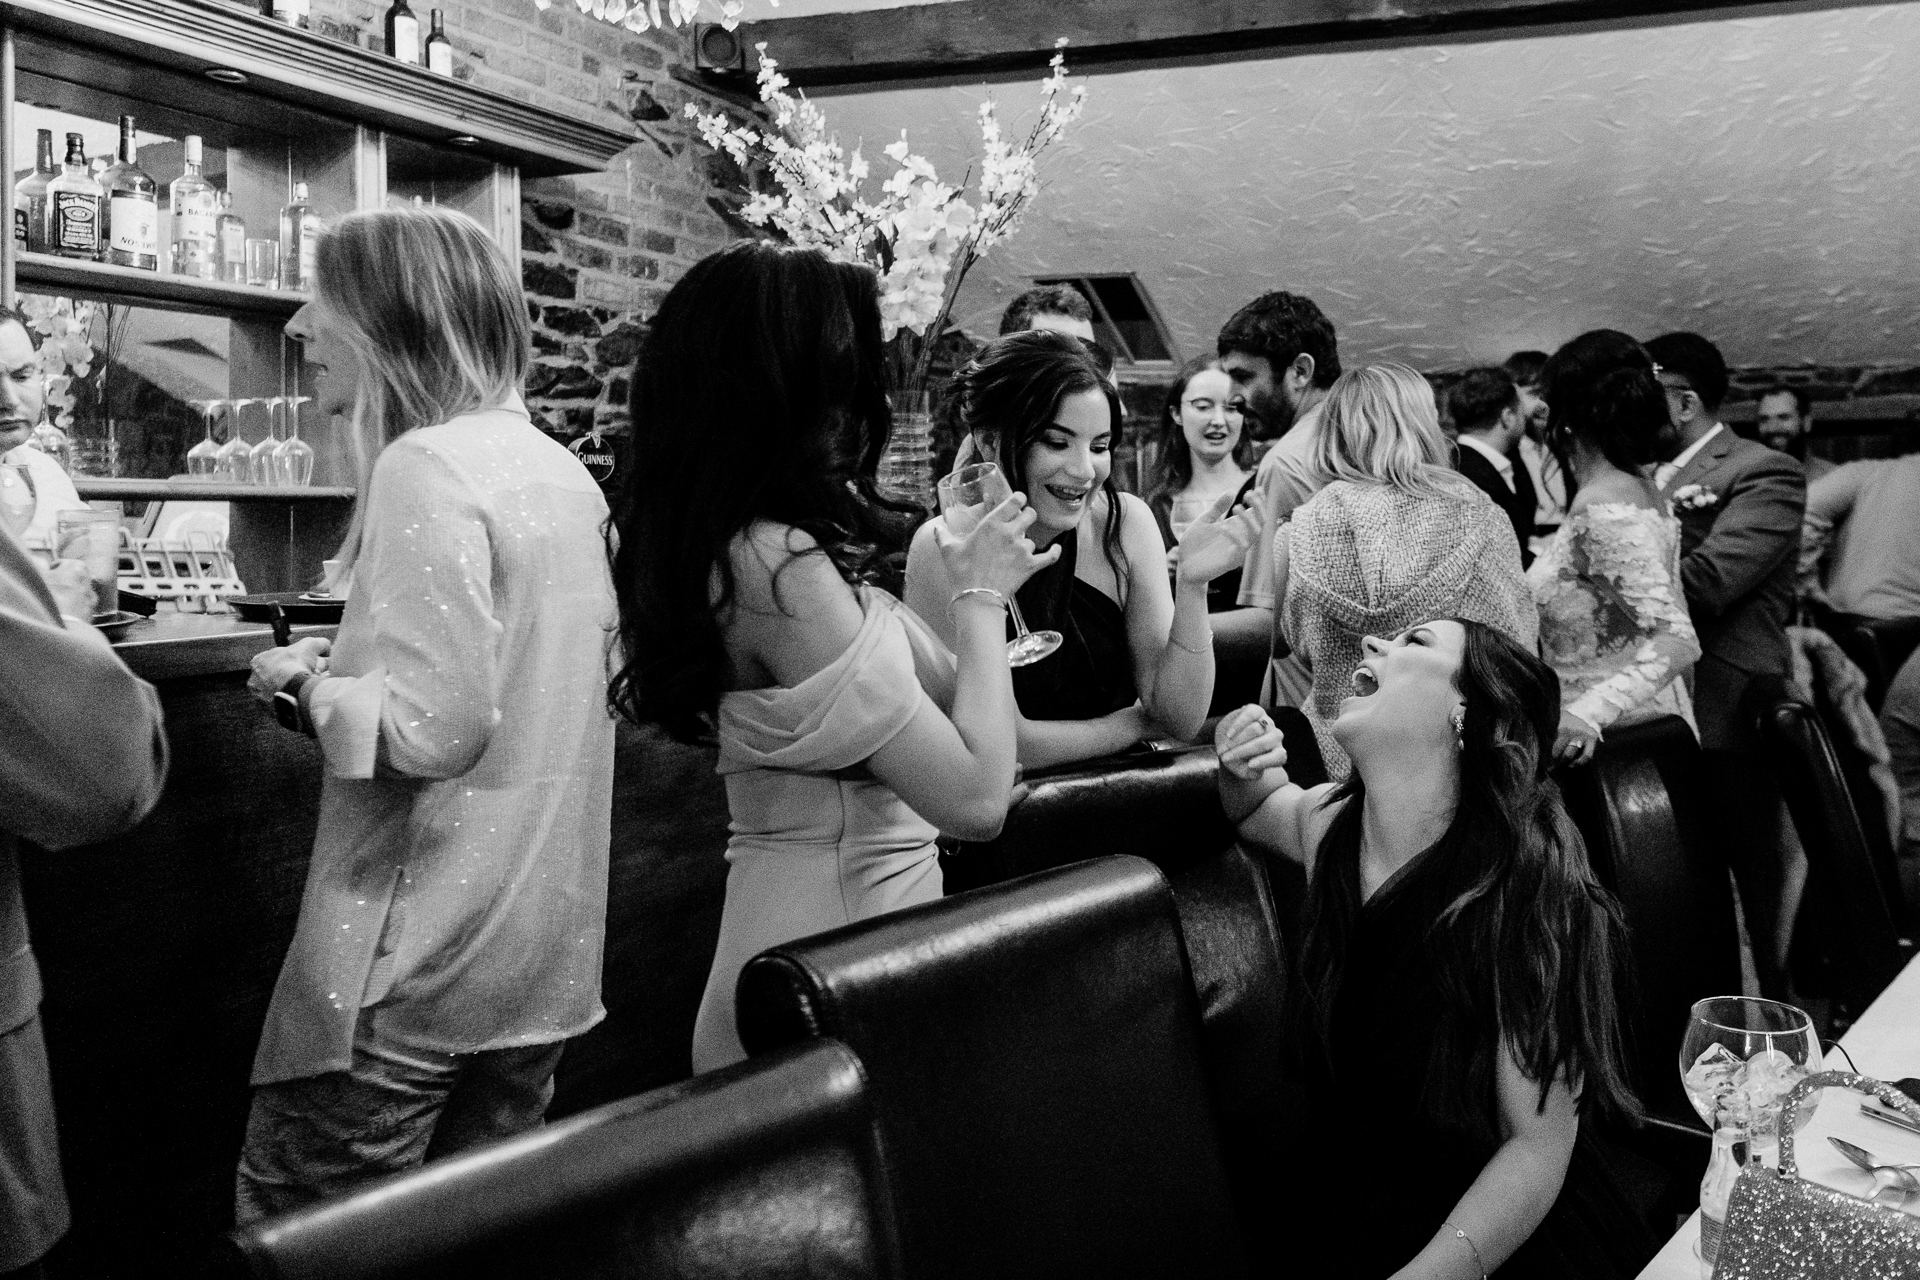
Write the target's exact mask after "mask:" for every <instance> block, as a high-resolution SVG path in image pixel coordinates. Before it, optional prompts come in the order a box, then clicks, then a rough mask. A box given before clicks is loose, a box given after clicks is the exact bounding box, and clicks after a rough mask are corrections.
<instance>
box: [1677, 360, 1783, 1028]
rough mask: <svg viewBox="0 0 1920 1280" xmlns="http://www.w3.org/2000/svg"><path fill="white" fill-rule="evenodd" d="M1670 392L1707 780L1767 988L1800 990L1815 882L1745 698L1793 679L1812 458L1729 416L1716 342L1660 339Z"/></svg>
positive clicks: (1683, 570)
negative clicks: (1798, 576)
mask: <svg viewBox="0 0 1920 1280" xmlns="http://www.w3.org/2000/svg"><path fill="white" fill-rule="evenodd" d="M1647 353H1648V354H1649V355H1651V356H1652V357H1653V360H1654V363H1655V365H1656V366H1657V373H1658V376H1659V379H1660V385H1661V386H1662V387H1663V388H1665V390H1666V393H1667V412H1668V418H1669V422H1668V428H1667V430H1666V432H1664V433H1663V434H1662V436H1661V438H1660V440H1659V442H1658V447H1657V448H1656V451H1655V452H1656V453H1657V454H1658V455H1659V456H1661V457H1664V458H1665V459H1666V461H1664V462H1662V463H1661V464H1660V465H1659V466H1657V467H1656V468H1655V469H1654V473H1653V481H1654V483H1655V484H1656V485H1658V486H1659V488H1660V490H1661V492H1662V493H1664V494H1665V495H1666V496H1667V499H1668V501H1669V502H1671V503H1672V504H1673V509H1674V514H1675V515H1676V516H1678V517H1679V518H1680V556H1681V559H1680V582H1681V586H1682V587H1683V588H1684V589H1685V591H1686V596H1687V609H1688V612H1689V613H1691V614H1692V616H1693V627H1694V630H1695V631H1696V632H1698V633H1699V636H1700V647H1701V650H1702V653H1701V656H1700V661H1699V663H1698V664H1697V665H1696V666H1695V667H1694V685H1693V709H1694V715H1695V717H1696V718H1697V719H1698V721H1699V724H1700V747H1701V753H1702V758H1703V760H1704V762H1705V774H1706V779H1707V785H1708V787H1709V788H1710V799H1711V801H1712V804H1713V807H1714V813H1715V828H1716V830H1718V831H1719V832H1720V834H1721V837H1722V840H1723V843H1724V847H1725V850H1726V856H1727V861H1728V863H1729V864H1730V865H1731V866H1732V867H1733V874H1734V878H1735V880H1736V881H1737V882H1738V884H1739V886H1740V901H1741V907H1742V909H1743V910H1744V911H1745V912H1746V917H1747V929H1748V933H1749V934H1750V936H1751V937H1752V940H1753V958H1754V964H1755V966H1756V967H1757V969H1758V971H1759V977H1760V986H1761V990H1762V991H1763V992H1764V993H1765V994H1767V995H1782V994H1785V990H1786V974H1785V968H1786V954H1787V945H1788V943H1789V942H1790V941H1791V939H1792V934H1793V916H1794V912H1795V911H1796V909H1797V907H1798V904H1799V895H1800V887H1801V885H1802V884H1803V883H1804V880H1805V874H1806V869H1805V864H1804V861H1803V860H1796V861H1798V863H1799V865H1797V866H1790V865H1789V858H1788V856H1787V853H1786V852H1785V850H1786V848H1787V845H1786V843H1785V825H1784V812H1783V810H1782V807H1781V801H1780V795H1779V791H1778V789H1777V788H1776V787H1775V786H1774V785H1773V783H1772V782H1771V780H1770V775H1769V773H1768V771H1767V770H1766V768H1764V767H1763V766H1762V764H1761V761H1760V759H1759V756H1758V752H1759V730H1758V725H1757V724H1756V723H1755V722H1754V721H1753V720H1751V719H1749V718H1747V717H1745V716H1743V715H1742V714H1741V706H1740V703H1741V699H1742V697H1743V695H1744V694H1745V693H1746V690H1747V686H1748V685H1749V684H1751V683H1752V681H1753V678H1754V677H1755V676H1758V675H1785V674H1786V673H1787V671H1788V669H1789V666H1790V655H1789V652H1788V648H1787V634H1786V626H1787V620H1788V618H1789V617H1790V616H1791V614H1792V610H1793V592H1794V574H1795V570H1796V567H1797V560H1798V556H1799V550H1800V522H1801V518H1802V516H1803V515H1804V514H1805V511H1806V506H1807V482H1806V476H1805V475H1804V473H1803V472H1802V471H1801V469H1800V464H1799V463H1798V462H1796V461H1794V460H1793V459H1792V458H1790V457H1788V456H1787V455H1786V454H1784V453H1779V452H1776V451H1775V450H1772V449H1769V448H1767V447H1766V446H1765V445H1763V444H1759V443H1757V442H1755V441H1752V440H1743V439H1741V438H1740V437H1739V436H1736V435H1734V434H1733V432H1732V431H1731V430H1729V429H1728V428H1727V427H1726V426H1725V425H1724V424H1723V423H1721V421H1720V420H1719V411H1720V402H1721V400H1722V399H1723V398H1724V397H1725V396H1726V393H1727V365H1726V361H1725V360H1724V359H1722V358H1721V355H1720V351H1719V349H1718V348H1716V347H1715V346H1714V345H1713V344H1712V343H1711V342H1708V341H1707V340H1706V339H1705V338H1703V337H1701V336H1700V335H1698V334H1694V333H1669V334H1666V335H1664V336H1662V337H1659V338H1655V339H1654V340H1653V341H1652V342H1649V343H1648V344H1647Z"/></svg>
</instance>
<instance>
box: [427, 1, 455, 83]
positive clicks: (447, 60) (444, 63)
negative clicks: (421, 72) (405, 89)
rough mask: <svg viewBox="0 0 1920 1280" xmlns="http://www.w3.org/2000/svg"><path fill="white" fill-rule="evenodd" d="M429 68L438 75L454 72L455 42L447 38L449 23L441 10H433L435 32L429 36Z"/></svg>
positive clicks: (447, 74) (448, 74)
mask: <svg viewBox="0 0 1920 1280" xmlns="http://www.w3.org/2000/svg"><path fill="white" fill-rule="evenodd" d="M427 70H429V71H431V72H433V73H434V74H435V75H437V76H450V75H452V74H453V43H452V41H450V40H448V39H447V23H446V19H445V17H444V16H443V15H442V14H441V12H440V10H438V9H435V10H434V11H433V34H432V35H430V36H428V37H427Z"/></svg>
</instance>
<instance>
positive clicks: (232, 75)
mask: <svg viewBox="0 0 1920 1280" xmlns="http://www.w3.org/2000/svg"><path fill="white" fill-rule="evenodd" d="M206 77H207V79H209V80H218V81H219V82H220V83H221V84H245V83H246V82H247V73H246V72H244V71H235V70H234V69H233V68H232V67H208V68H207V70H206Z"/></svg>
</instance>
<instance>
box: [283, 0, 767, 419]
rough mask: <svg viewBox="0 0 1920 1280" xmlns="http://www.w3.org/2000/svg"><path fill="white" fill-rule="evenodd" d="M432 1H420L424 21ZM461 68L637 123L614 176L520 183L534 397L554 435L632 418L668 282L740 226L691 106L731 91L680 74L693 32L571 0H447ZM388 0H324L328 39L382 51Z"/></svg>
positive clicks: (316, 9)
mask: <svg viewBox="0 0 1920 1280" xmlns="http://www.w3.org/2000/svg"><path fill="white" fill-rule="evenodd" d="M433 2H434V0H420V2H419V3H417V4H415V5H414V8H415V11H416V12H417V13H418V14H419V16H420V18H421V21H422V24H423V25H424V24H425V22H426V20H427V16H428V9H430V8H431V7H432V5H433ZM440 8H441V9H442V10H443V12H444V13H445V15H446V24H447V38H448V39H449V40H450V41H452V43H453V49H454V74H455V75H456V76H457V77H459V78H460V79H462V80H467V81H470V82H471V83H473V84H475V85H478V86H480V87H482V88H485V89H491V90H494V91H495V92H498V93H503V94H506V95H508V96H510V97H514V98H518V99H521V100H522V101H526V102H532V103H535V104H537V105H539V106H542V107H547V108H550V109H553V110H556V111H563V112H567V113H569V114H580V113H585V114H586V115H587V116H588V117H589V118H591V119H593V120H595V121H596V122H597V123H600V124H604V125H608V126H610V127H613V128H622V127H625V128H631V129H633V130H635V131H637V133H638V135H639V136H638V137H637V139H636V141H635V143H634V145H633V146H632V147H631V148H629V149H628V150H627V151H626V152H624V153H623V154H622V155H620V156H619V157H618V158H617V159H615V160H614V162H613V163H612V165H611V166H609V168H608V170H607V171H606V172H605V173H596V174H582V175H579V176H576V177H567V178H542V179H537V180H534V181H529V182H526V183H524V184H523V185H522V189H521V197H522V205H521V228H520V235H521V271H522V277H523V280H524V282H525V284H526V289H527V299H528V303H529V309H530V311H531V312H532V314H533V317H534V347H535V351H534V355H535V361H536V368H535V370H534V373H533V375H532V377H531V378H530V379H529V383H528V388H527V390H528V405H529V407H530V408H532V409H533V411H534V413H535V415H536V417H538V418H539V419H541V420H543V421H544V423H545V425H546V426H547V427H548V429H549V430H552V431H554V432H555V433H556V434H559V435H562V436H574V435H578V434H580V433H582V432H584V431H586V430H587V429H588V428H589V427H592V426H594V425H596V424H598V425H599V426H600V427H601V428H603V429H607V428H611V429H612V430H613V431H615V432H616V433H618V432H620V431H622V430H624V428H625V425H626V420H627V410H626V402H627V378H626V370H627V369H628V368H629V367H630V366H631V365H632V363H633V359H634V356H635V354H636V353H637V352H638V350H639V342H640V338H641V336H642V334H643V333H644V328H643V326H644V324H645V321H646V319H647V317H649V316H651V315H652V314H653V312H654V310H655V309H656V308H657V307H658V306H659V303H660V299H661V297H662V296H664V295H665V293H666V290H667V288H668V287H669V286H670V285H672V283H673V282H674V281H675V280H677V279H679V277H680V275H681V273H683V272H684V271H685V270H686V269H687V268H688V267H689V266H691V265H692V264H693V263H695V262H697V261H698V260H699V259H700V258H702V257H704V256H706V255H707V254H708V253H711V252H712V251H713V250H714V249H717V248H719V247H720V246H721V245H722V244H724V243H726V242H727V241H728V240H729V239H731V238H733V236H734V232H733V230H732V229H730V227H729V225H728V224H727V222H726V221H725V219H724V218H723V217H722V215H721V214H720V213H719V212H717V211H716V209H715V206H714V203H710V200H711V201H714V202H715V203H717V202H718V198H719V197H720V196H721V195H722V194H723V192H724V190H725V188H726V187H727V186H729V185H730V184H731V183H732V182H733V181H735V180H736V179H737V175H736V174H735V173H734V172H733V170H732V166H731V165H730V164H729V163H727V162H726V161H724V160H719V159H717V158H716V157H714V156H713V155H712V153H710V152H709V151H708V150H707V148H706V147H705V146H704V145H703V144H702V143H701V142H700V141H699V139H698V137H697V135H695V134H694V132H693V129H692V127H691V125H690V124H689V122H688V121H687V120H686V119H685V118H684V116H683V115H682V111H681V108H682V106H683V105H684V104H685V103H686V102H688V101H693V102H696V103H698V104H699V105H700V106H701V107H702V109H707V110H710V109H713V108H714V107H717V106H719V105H721V104H720V103H719V102H718V101H717V100H715V99H712V98H710V97H709V96H708V95H706V94H703V93H700V92H698V91H697V90H694V89H692V88H690V87H689V86H687V85H684V84H682V83H680V82H679V81H676V80H674V79H673V78H672V77H671V74H670V71H669V68H671V67H673V66H675V65H676V64H680V63H682V62H683V61H685V60H686V58H687V52H688V49H687V41H688V38H689V37H688V31H687V29H686V28H674V27H669V28H667V29H666V30H665V31H659V30H654V31H648V32H646V33H644V34H638V35H636V34H635V33H633V32H630V31H627V30H624V29H623V28H619V27H613V26H609V25H608V24H606V23H604V22H598V21H595V20H594V19H592V18H591V17H588V16H586V15H583V14H582V13H580V11H579V10H578V9H577V8H576V7H575V6H574V5H572V4H570V3H567V2H566V0H559V2H558V3H556V4H554V5H553V7H552V8H549V9H546V10H544V11H543V10H541V9H539V8H536V7H535V5H534V3H533V0H455V2H453V3H442V4H441V5H440ZM385 13H386V6H385V5H384V4H375V3H373V2H372V0H314V4H313V20H314V26H315V28H316V29H317V30H319V31H320V32H321V33H322V34H323V35H327V36H330V37H332V38H334V39H338V40H344V41H346V42H347V43H349V44H357V45H360V46H362V47H363V48H369V49H376V48H384V47H385V45H384V41H385V27H384V25H383V22H384V17H385Z"/></svg>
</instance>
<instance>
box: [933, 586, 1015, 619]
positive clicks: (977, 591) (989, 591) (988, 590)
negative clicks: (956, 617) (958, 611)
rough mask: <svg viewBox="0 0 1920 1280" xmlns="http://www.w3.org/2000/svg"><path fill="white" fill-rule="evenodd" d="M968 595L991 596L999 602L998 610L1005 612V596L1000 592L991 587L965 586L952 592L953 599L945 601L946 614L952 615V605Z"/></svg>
mask: <svg viewBox="0 0 1920 1280" xmlns="http://www.w3.org/2000/svg"><path fill="white" fill-rule="evenodd" d="M968 596H992V597H993V598H994V599H995V600H998V601H999V602H1000V611H1001V612H1002V613H1004V612H1006V609H1007V597H1006V596H1005V595H1004V594H1002V593H1001V592H998V591H995V590H994V589H993V588H992V587H967V588H965V589H964V590H961V591H956V592H954V593H953V599H951V600H949V601H947V615H948V616H949V617H951V616H952V615H953V607H954V606H955V605H957V604H959V603H960V602H961V601H962V600H965V599H966V598H967V597H968Z"/></svg>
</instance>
